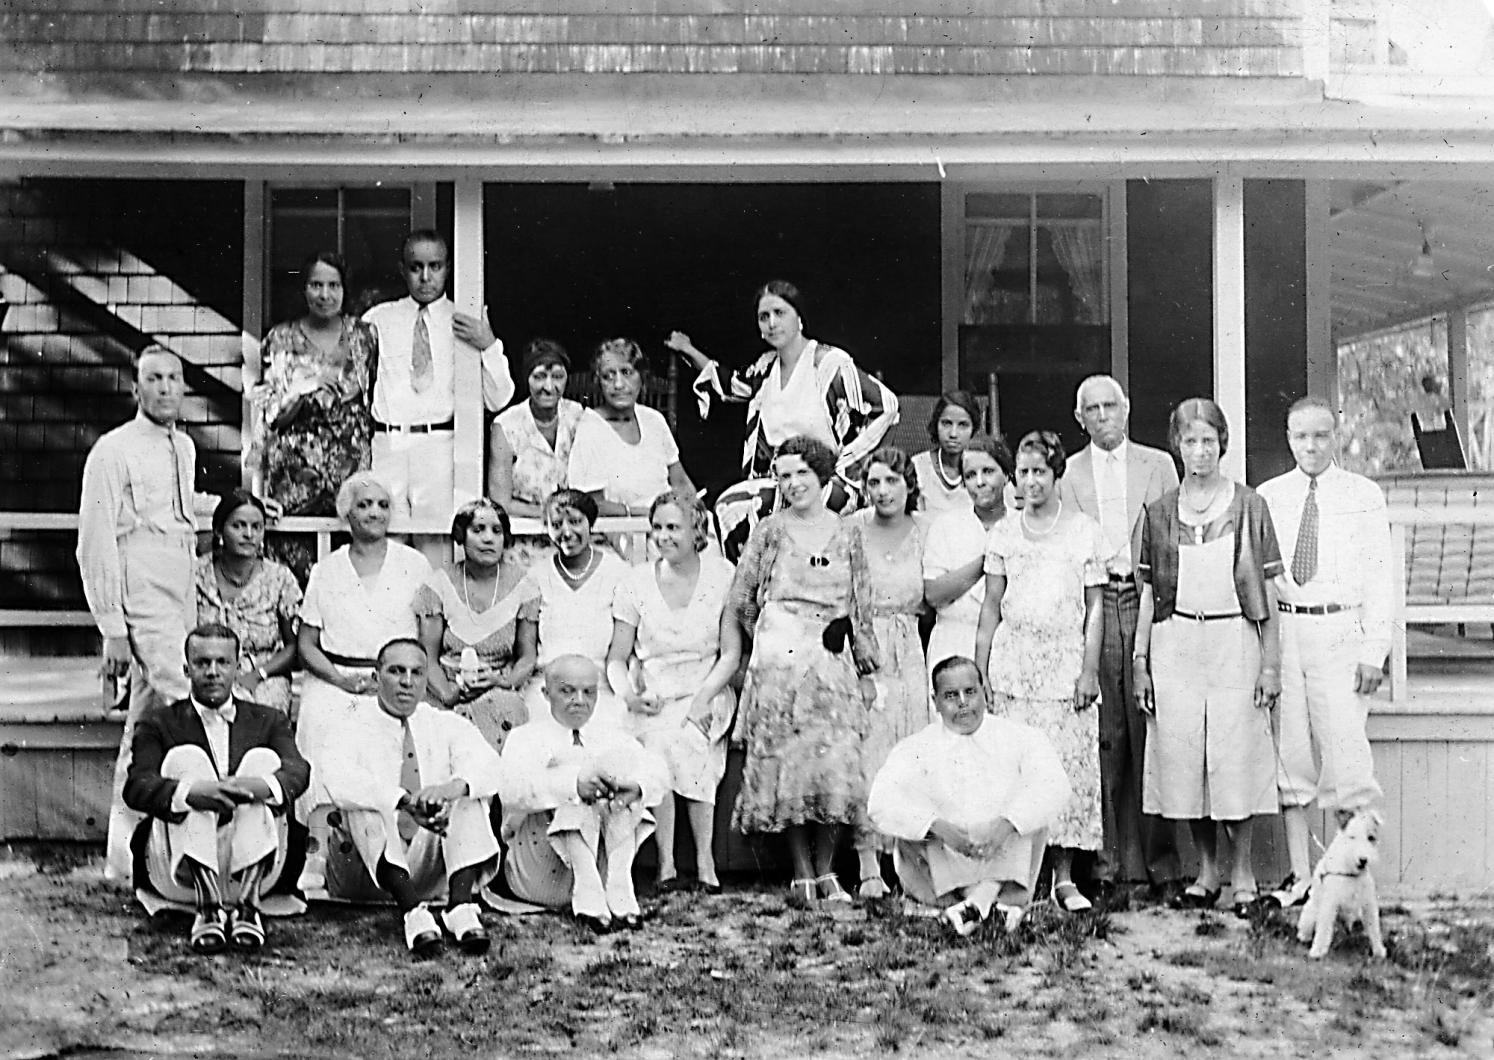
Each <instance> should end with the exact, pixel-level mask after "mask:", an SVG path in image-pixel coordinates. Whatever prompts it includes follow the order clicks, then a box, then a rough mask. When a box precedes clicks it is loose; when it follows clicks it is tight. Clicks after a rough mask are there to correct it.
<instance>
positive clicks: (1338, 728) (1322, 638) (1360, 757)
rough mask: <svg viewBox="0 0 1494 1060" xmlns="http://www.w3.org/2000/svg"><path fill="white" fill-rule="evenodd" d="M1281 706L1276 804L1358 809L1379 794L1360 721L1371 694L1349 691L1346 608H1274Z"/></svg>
mask: <svg viewBox="0 0 1494 1060" xmlns="http://www.w3.org/2000/svg"><path fill="white" fill-rule="evenodd" d="M1277 617H1278V619H1279V622H1278V628H1279V629H1280V631H1281V708H1280V711H1279V712H1278V720H1277V735H1278V738H1279V741H1280V744H1281V759H1280V761H1279V762H1278V763H1277V787H1278V789H1279V790H1280V793H1281V805H1282V806H1284V807H1290V806H1308V805H1310V804H1312V803H1313V802H1316V803H1317V804H1318V805H1319V806H1320V807H1321V808H1323V809H1327V810H1336V809H1339V808H1343V809H1358V808H1359V807H1361V806H1367V805H1370V804H1371V803H1374V802H1377V801H1379V799H1380V796H1381V791H1380V785H1379V784H1378V783H1377V782H1376V781H1375V760H1374V756H1373V755H1372V754H1371V753H1370V744H1369V736H1368V735H1367V733H1366V732H1365V721H1366V718H1367V717H1368V715H1369V704H1370V699H1369V697H1368V696H1361V695H1359V694H1358V693H1357V692H1355V691H1354V678H1355V672H1356V670H1357V669H1358V667H1359V649H1360V646H1361V641H1362V635H1361V633H1360V630H1359V619H1358V616H1357V614H1356V613H1355V612H1353V611H1340V612H1338V613H1337V614H1332V615H1296V614H1291V613H1289V612H1282V613H1281V614H1280V615H1278V616H1277Z"/></svg>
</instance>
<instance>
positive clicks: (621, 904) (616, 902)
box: [504, 802, 654, 917]
mask: <svg viewBox="0 0 1494 1060" xmlns="http://www.w3.org/2000/svg"><path fill="white" fill-rule="evenodd" d="M653 834H654V820H653V815H652V814H650V813H649V812H648V811H647V810H645V809H644V808H643V807H642V806H640V805H639V804H638V803H636V802H635V803H634V804H633V805H632V806H629V807H628V808H627V809H623V810H615V811H614V810H611V809H609V808H608V807H607V805H606V804H605V803H595V804H593V805H590V806H588V805H586V804H585V803H576V804H570V805H566V806H561V807H560V808H558V809H556V810H554V811H553V812H546V813H533V814H530V815H529V816H528V817H526V818H524V821H523V823H522V824H521V825H520V826H519V827H518V829H517V831H516V834H515V835H514V837H513V839H512V841H511V842H510V844H509V850H508V857H507V859H506V860H505V862H504V878H505V879H506V880H507V881H508V885H509V888H510V889H511V890H512V891H513V892H514V896H515V897H516V898H520V899H522V900H523V901H526V902H533V903H535V904H536V905H546V906H550V907H551V908H556V907H559V906H562V905H564V904H565V903H566V902H569V903H570V906H571V911H572V912H575V913H578V914H581V915H584V916H595V917H608V916H637V915H638V913H639V907H638V896H637V894H636V893H635V891H634V890H633V858H634V857H635V856H636V855H637V853H638V848H639V847H640V846H642V845H643V841H644V840H645V839H647V838H648V837H649V836H651V835H653Z"/></svg>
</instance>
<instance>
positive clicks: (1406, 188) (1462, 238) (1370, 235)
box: [1328, 180, 1494, 342]
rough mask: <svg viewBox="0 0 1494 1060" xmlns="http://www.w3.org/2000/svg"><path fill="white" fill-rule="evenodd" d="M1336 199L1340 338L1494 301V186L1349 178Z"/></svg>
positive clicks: (1334, 255)
mask: <svg viewBox="0 0 1494 1060" xmlns="http://www.w3.org/2000/svg"><path fill="white" fill-rule="evenodd" d="M1329 196H1330V197H1329V231H1328V250H1329V255H1330V260H1331V268H1332V285H1331V301H1332V313H1333V333H1334V339H1335V341H1339V342H1342V341H1344V340H1346V339H1350V338H1353V337H1354V336H1356V335H1362V334H1364V333H1366V332H1371V331H1377V330H1380V329H1381V328H1385V327H1389V326H1392V325H1395V324H1398V323H1403V322H1406V321H1410V320H1415V319H1417V318H1419V317H1425V316H1429V315H1431V314H1433V313H1435V312H1438V311H1441V310H1446V309H1451V308H1455V307H1458V306H1466V305H1471V304H1474V303H1477V302H1482V301H1486V300H1489V299H1494V186H1491V185H1489V184H1484V183H1452V182H1444V181H1404V182H1399V183H1373V182H1368V181H1352V180H1345V181H1335V182H1334V183H1333V184H1332V185H1331V191H1330V193H1329ZM1424 249H1425V250H1428V251H1430V254H1429V255H1427V254H1423V250H1424Z"/></svg>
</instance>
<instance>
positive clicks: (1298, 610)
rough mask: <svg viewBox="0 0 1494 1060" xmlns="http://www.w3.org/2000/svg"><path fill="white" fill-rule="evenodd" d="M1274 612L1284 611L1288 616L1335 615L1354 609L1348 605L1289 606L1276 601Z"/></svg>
mask: <svg viewBox="0 0 1494 1060" xmlns="http://www.w3.org/2000/svg"><path fill="white" fill-rule="evenodd" d="M1276 610H1278V611H1285V612H1286V613H1287V614H1289V615H1336V614H1338V613H1339V612H1340V611H1352V610H1354V609H1353V608H1352V607H1350V606H1349V605H1348V604H1289V603H1287V602H1286V601H1285V600H1277V601H1276Z"/></svg>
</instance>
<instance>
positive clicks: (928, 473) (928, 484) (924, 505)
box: [913, 449, 975, 519]
mask: <svg viewBox="0 0 1494 1060" xmlns="http://www.w3.org/2000/svg"><path fill="white" fill-rule="evenodd" d="M913 470H914V471H916V472H917V473H918V502H919V507H920V508H921V509H922V510H923V512H924V513H925V514H926V515H927V516H928V517H929V518H930V519H937V518H939V516H941V515H943V514H944V513H945V512H969V511H974V510H975V502H974V501H973V500H971V499H970V493H969V491H967V490H966V489H965V483H964V481H963V480H962V479H961V478H960V476H959V475H956V476H955V483H954V485H953V486H951V485H949V484H948V483H946V482H945V481H944V477H943V475H941V474H940V471H939V450H937V449H930V450H928V451H927V452H923V453H915V454H914V455H913Z"/></svg>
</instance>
